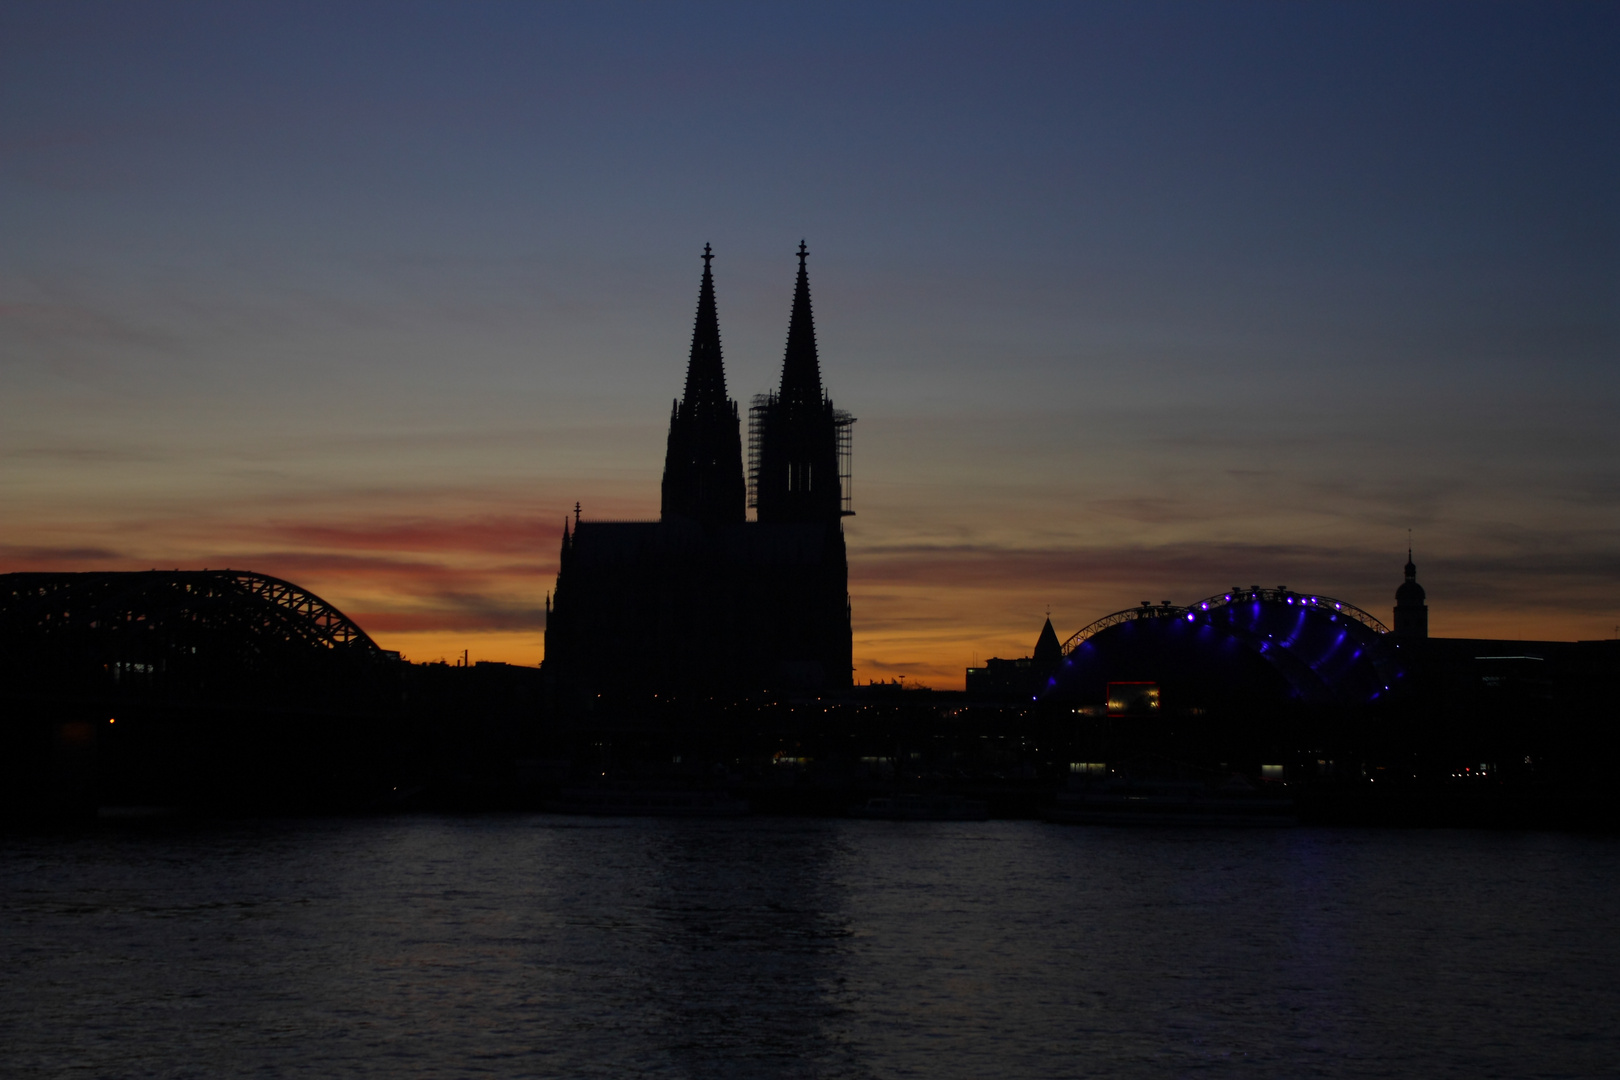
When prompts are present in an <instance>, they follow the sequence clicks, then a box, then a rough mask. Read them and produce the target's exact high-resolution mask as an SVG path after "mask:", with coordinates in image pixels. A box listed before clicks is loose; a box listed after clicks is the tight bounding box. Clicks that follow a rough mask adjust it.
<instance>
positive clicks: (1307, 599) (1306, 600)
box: [1187, 593, 1343, 622]
mask: <svg viewBox="0 0 1620 1080" xmlns="http://www.w3.org/2000/svg"><path fill="white" fill-rule="evenodd" d="M1221 599H1222V600H1225V601H1226V602H1227V603H1231V601H1232V596H1231V594H1230V593H1227V594H1225V595H1223V596H1222V597H1221ZM1287 602H1288V603H1290V604H1292V603H1293V602H1294V598H1293V597H1292V596H1290V597H1288V598H1287ZM1299 602H1300V604H1301V605H1302V606H1303V605H1305V604H1317V603H1321V601H1319V600H1318V599H1317V598H1316V597H1314V596H1302V597H1300V600H1299ZM1198 607H1199V608H1200V609H1201V610H1203V611H1208V610H1209V601H1208V600H1205V601H1204V602H1203V603H1201V604H1199V605H1198ZM1333 610H1334V611H1340V610H1343V609H1342V607H1341V606H1340V604H1339V603H1338V601H1334V604H1333ZM1194 618H1196V616H1195V615H1194V614H1193V613H1192V612H1190V611H1189V612H1187V621H1188V622H1192V621H1193V619H1194Z"/></svg>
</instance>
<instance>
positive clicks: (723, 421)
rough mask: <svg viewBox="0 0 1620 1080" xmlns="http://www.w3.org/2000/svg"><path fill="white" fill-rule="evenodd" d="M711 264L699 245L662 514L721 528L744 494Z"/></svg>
mask: <svg viewBox="0 0 1620 1080" xmlns="http://www.w3.org/2000/svg"><path fill="white" fill-rule="evenodd" d="M713 259H714V252H713V249H712V248H710V247H709V245H708V244H704V245H703V281H702V284H701V285H700V286H699V288H698V308H697V319H696V321H695V322H694V323H693V325H692V352H691V355H690V357H689V359H688V360H687V364H686V387H685V390H684V392H683V393H682V395H681V400H679V401H677V402H675V404H674V407H673V408H672V409H671V411H670V418H669V444H668V449H667V451H666V452H665V455H664V487H663V505H662V513H663V516H664V517H665V518H670V517H686V518H692V519H694V520H696V521H698V522H700V523H702V524H703V525H705V526H722V525H729V524H733V523H736V522H740V521H742V520H743V517H744V515H745V513H746V507H745V500H746V495H745V490H744V485H743V469H742V437H741V434H740V431H739V421H738V415H737V403H736V402H735V401H732V400H731V399H729V398H728V397H726V369H725V364H724V362H723V360H722V359H721V355H720V317H719V314H718V312H717V311H716V308H715V302H714V274H713V272H712V271H711V269H710V265H709V264H710V262H711V261H712V260H713Z"/></svg>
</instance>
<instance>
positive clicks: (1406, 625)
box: [1395, 548, 1429, 638]
mask: <svg viewBox="0 0 1620 1080" xmlns="http://www.w3.org/2000/svg"><path fill="white" fill-rule="evenodd" d="M1424 600H1425V596H1424V592H1423V586H1421V585H1419V584H1418V581H1417V566H1416V564H1414V563H1413V562H1412V549H1411V548H1407V549H1406V580H1405V581H1403V582H1401V585H1400V588H1398V589H1396V590H1395V632H1396V633H1397V634H1400V635H1401V636H1402V637H1414V638H1426V637H1428V636H1429V605H1428V604H1426V603H1425V602H1424Z"/></svg>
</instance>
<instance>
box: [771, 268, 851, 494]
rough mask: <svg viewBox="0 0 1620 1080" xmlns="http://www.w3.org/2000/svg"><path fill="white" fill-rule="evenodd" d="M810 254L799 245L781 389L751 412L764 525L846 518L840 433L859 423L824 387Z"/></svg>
mask: <svg viewBox="0 0 1620 1080" xmlns="http://www.w3.org/2000/svg"><path fill="white" fill-rule="evenodd" d="M809 255H810V252H809V250H808V249H807V248H806V247H805V245H804V243H803V242H802V241H801V242H800V244H799V278H798V281H797V283H796V284H795V285H794V289H793V313H792V314H791V315H790V316H789V318H788V336H787V350H786V352H785V353H784V354H783V357H782V385H781V387H780V388H779V389H778V390H777V391H776V393H774V394H764V395H761V396H760V397H757V398H755V399H754V406H753V408H752V409H750V410H749V433H748V437H749V458H750V460H749V465H750V469H751V476H750V479H751V480H752V482H753V505H754V507H755V512H756V514H757V516H758V520H759V521H761V522H786V521H837V520H838V519H839V518H840V517H842V516H843V515H844V513H845V512H846V511H845V505H844V504H845V498H844V496H845V492H844V485H845V483H846V482H847V477H844V476H841V475H840V473H842V472H843V471H844V470H843V469H841V468H840V460H839V459H840V457H841V455H840V452H839V451H840V442H841V439H840V436H841V435H842V436H843V440H842V441H844V442H847V438H848V430H849V426H850V425H851V424H853V423H854V419H853V418H852V417H850V416H849V415H848V414H846V413H841V412H839V411H838V410H836V409H834V408H833V403H832V400H831V399H830V398H829V397H828V396H827V395H826V393H825V392H824V391H823V390H822V387H821V359H820V357H819V356H818V355H817V352H816V324H815V318H814V316H813V315H812V314H811V311H810V273H809V270H808V269H807V268H806V267H805V260H806V259H807V258H809Z"/></svg>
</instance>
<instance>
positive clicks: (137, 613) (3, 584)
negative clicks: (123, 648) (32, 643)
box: [0, 570, 381, 655]
mask: <svg viewBox="0 0 1620 1080" xmlns="http://www.w3.org/2000/svg"><path fill="white" fill-rule="evenodd" d="M0 623H3V625H4V628H5V630H6V631H7V632H8V634H11V633H17V632H19V631H23V632H26V631H30V630H31V631H33V632H34V633H37V634H46V635H49V634H55V633H62V632H72V631H75V630H100V631H113V630H115V629H121V628H123V627H146V628H155V627H157V626H158V625H167V624H175V623H190V624H192V625H195V626H198V627H209V628H213V629H226V628H231V629H237V630H244V631H247V632H248V634H249V635H250V636H251V637H253V638H254V639H257V640H258V641H260V642H261V643H263V644H264V645H265V646H266V647H273V646H277V645H295V646H303V647H305V648H313V649H333V650H336V649H346V650H354V651H358V652H367V653H377V654H379V655H380V654H381V650H380V649H378V648H377V645H376V643H375V642H374V641H372V640H371V638H370V637H369V636H367V634H366V632H365V631H364V630H362V629H360V627H358V626H356V625H355V624H354V622H353V621H352V620H350V619H349V617H348V616H346V615H344V614H343V612H341V611H339V610H338V609H337V608H335V607H333V606H332V605H331V604H329V603H327V602H326V601H325V600H322V599H321V598H320V597H318V596H316V595H315V594H314V593H312V592H309V591H307V590H305V589H301V588H299V587H298V586H297V585H294V584H293V583H292V582H290V581H283V580H282V579H280V578H274V577H270V576H268V575H265V574H255V573H251V572H248V571H244V570H145V571H135V572H99V573H98V572H93V571H92V572H83V573H61V574H52V573H17V574H0Z"/></svg>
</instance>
